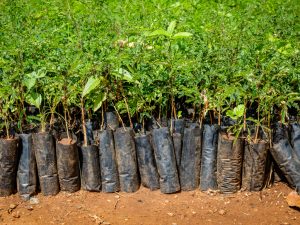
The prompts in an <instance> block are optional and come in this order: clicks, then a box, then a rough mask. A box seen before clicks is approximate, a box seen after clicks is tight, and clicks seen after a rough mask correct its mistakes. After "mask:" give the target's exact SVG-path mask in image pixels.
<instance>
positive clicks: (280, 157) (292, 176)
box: [270, 124, 300, 194]
mask: <svg viewBox="0 0 300 225" xmlns="http://www.w3.org/2000/svg"><path fill="white" fill-rule="evenodd" d="M284 130H285V129H284V127H283V125H281V124H277V125H276V127H275V129H274V135H273V147H272V148H271V149H270V152H271V154H272V156H273V158H274V160H275V162H276V163H277V165H278V166H279V168H280V170H281V171H282V172H283V174H284V176H285V178H286V179H287V181H288V183H289V184H290V185H291V186H292V187H293V188H295V189H296V191H297V192H298V194H300V160H298V158H297V155H296V153H295V152H294V150H293V149H292V146H291V145H290V143H289V141H288V138H287V136H286V135H285V131H284Z"/></svg>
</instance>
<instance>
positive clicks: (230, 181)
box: [217, 134, 244, 193]
mask: <svg viewBox="0 0 300 225" xmlns="http://www.w3.org/2000/svg"><path fill="white" fill-rule="evenodd" d="M234 138H235V137H231V136H230V137H229V138H227V136H226V135H222V134H219V142H218V153H217V182H218V188H219V189H220V191H221V193H235V192H237V191H238V190H240V188H241V177H242V161H243V150H244V141H243V140H242V139H241V138H238V139H236V141H235V140H234Z"/></svg>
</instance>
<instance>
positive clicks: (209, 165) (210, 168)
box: [200, 124, 219, 191]
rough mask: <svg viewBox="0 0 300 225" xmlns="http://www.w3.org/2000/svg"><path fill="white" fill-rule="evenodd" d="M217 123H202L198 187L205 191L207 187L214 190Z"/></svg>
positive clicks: (217, 135) (216, 185)
mask: <svg viewBox="0 0 300 225" xmlns="http://www.w3.org/2000/svg"><path fill="white" fill-rule="evenodd" d="M218 137H219V126H218V125H208V124H205V125H204V129H203V135H202V158H201V174H200V189H201V191H207V190H208V189H211V190H216V189H217V188H218V184H217V151H218Z"/></svg>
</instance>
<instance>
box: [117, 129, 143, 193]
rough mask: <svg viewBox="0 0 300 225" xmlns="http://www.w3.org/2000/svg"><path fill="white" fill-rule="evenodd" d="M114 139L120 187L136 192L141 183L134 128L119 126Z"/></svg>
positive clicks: (126, 190) (122, 189)
mask: <svg viewBox="0 0 300 225" xmlns="http://www.w3.org/2000/svg"><path fill="white" fill-rule="evenodd" d="M114 141H115V149H116V158H117V165H118V173H119V181H120V189H121V191H124V192H135V191H137V190H138V189H139V186H140V184H139V175H138V168H137V157H136V150H135V143H134V132H133V130H132V129H131V128H126V130H124V128H118V129H117V130H116V131H115V133H114Z"/></svg>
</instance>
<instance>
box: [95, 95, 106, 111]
mask: <svg viewBox="0 0 300 225" xmlns="http://www.w3.org/2000/svg"><path fill="white" fill-rule="evenodd" d="M106 98H107V96H106V93H100V94H99V95H98V96H97V97H96V98H95V101H94V109H93V110H94V112H96V111H97V110H98V109H100V107H101V106H102V103H103V102H104V101H105V100H106Z"/></svg>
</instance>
